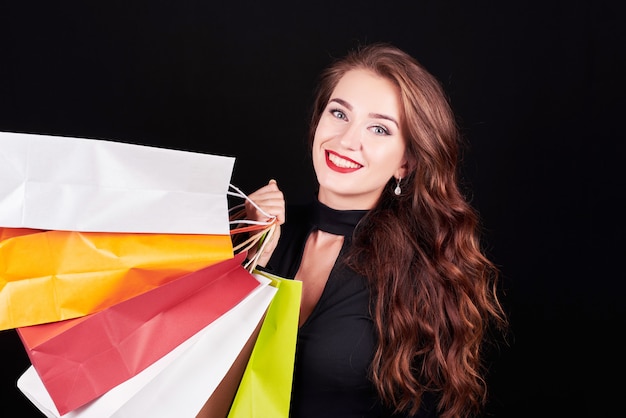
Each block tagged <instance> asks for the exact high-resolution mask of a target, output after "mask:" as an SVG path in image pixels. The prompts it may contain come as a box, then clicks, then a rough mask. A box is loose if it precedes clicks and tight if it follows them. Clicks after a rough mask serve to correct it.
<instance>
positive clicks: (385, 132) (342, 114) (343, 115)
mask: <svg viewBox="0 0 626 418" xmlns="http://www.w3.org/2000/svg"><path fill="white" fill-rule="evenodd" d="M328 111H329V112H330V114H331V115H333V117H335V118H337V119H342V120H345V119H346V114H345V113H344V112H343V110H341V109H329V110H328ZM339 113H340V114H341V116H342V117H339V116H338V114H339ZM373 128H376V129H380V130H382V131H383V132H382V134H383V135H391V134H390V133H389V129H387V127H385V126H383V125H375V126H373Z"/></svg>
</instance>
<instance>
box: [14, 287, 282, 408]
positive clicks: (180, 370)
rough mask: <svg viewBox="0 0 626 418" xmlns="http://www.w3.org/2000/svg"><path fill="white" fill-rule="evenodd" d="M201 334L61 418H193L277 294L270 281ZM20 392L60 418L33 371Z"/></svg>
mask: <svg viewBox="0 0 626 418" xmlns="http://www.w3.org/2000/svg"><path fill="white" fill-rule="evenodd" d="M255 277H257V279H258V280H259V283H260V285H259V286H258V287H257V288H256V289H255V290H254V291H253V292H252V293H250V294H249V295H248V296H247V297H246V298H245V299H244V300H242V301H241V302H240V303H239V304H237V305H236V306H235V307H234V308H232V309H230V310H229V311H228V312H226V313H225V314H224V315H222V316H220V317H219V318H217V319H216V320H215V321H213V322H212V323H211V324H209V325H208V326H206V327H205V328H203V329H202V330H201V331H200V332H198V333H197V334H195V335H194V336H192V337H191V338H189V339H188V340H186V341H185V342H183V343H182V344H181V345H179V346H178V347H176V348H175V349H173V350H172V351H170V352H169V353H168V354H166V355H165V356H163V357H162V358H161V359H159V360H158V361H156V362H155V363H153V364H152V365H150V366H148V367H147V368H146V369H145V370H143V371H142V372H140V373H138V374H137V375H135V376H134V377H132V378H130V379H128V380H126V381H124V382H123V383H121V384H119V385H117V386H116V387H114V388H113V389H111V390H110V391H108V392H106V393H105V394H103V395H102V396H100V397H99V398H96V399H95V400H93V401H91V402H89V403H87V404H85V405H83V406H81V407H79V408H77V409H75V410H73V411H70V412H68V413H67V414H65V415H63V418H105V417H115V418H136V417H144V416H146V417H147V416H149V417H151V418H171V417H181V418H185V417H189V418H192V417H195V416H196V414H197V413H198V411H200V409H201V407H202V405H203V404H204V403H205V401H206V400H207V399H208V398H209V397H210V396H211V395H212V393H213V392H214V391H215V389H216V388H217V387H218V385H219V384H220V382H221V381H222V379H223V378H224V376H225V375H226V374H227V372H228V371H229V368H230V367H231V365H232V364H233V362H234V360H235V359H236V357H237V356H238V355H239V353H240V352H241V350H242V348H243V347H244V346H245V344H246V342H247V341H248V340H249V339H250V337H251V335H253V332H254V330H255V329H256V328H257V326H258V324H259V322H260V321H261V319H262V317H263V315H264V314H265V312H266V310H267V307H268V306H269V304H270V302H271V300H272V298H273V297H274V295H275V293H276V288H275V287H273V286H269V285H268V284H269V283H270V280H267V279H265V278H263V277H260V276H255ZM17 387H18V388H19V389H20V390H21V391H22V393H24V394H25V395H26V397H27V398H28V399H29V400H30V401H31V402H32V403H33V404H34V405H35V406H36V407H37V408H38V409H39V410H40V411H41V412H43V413H44V414H45V415H46V416H47V417H54V418H59V417H60V416H61V415H60V414H59V411H58V410H57V409H56V407H55V405H54V402H53V401H52V399H51V398H50V395H49V394H48V392H47V391H46V388H45V386H44V385H43V383H42V381H41V379H40V378H39V375H38V374H37V372H36V371H35V370H34V368H33V367H32V366H31V367H29V368H28V369H27V370H26V372H25V373H24V374H23V375H22V376H20V378H19V379H18V381H17Z"/></svg>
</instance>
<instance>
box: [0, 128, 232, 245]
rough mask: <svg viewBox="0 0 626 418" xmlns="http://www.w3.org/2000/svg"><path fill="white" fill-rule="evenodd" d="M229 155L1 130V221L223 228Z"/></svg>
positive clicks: (124, 228) (90, 227)
mask: <svg viewBox="0 0 626 418" xmlns="http://www.w3.org/2000/svg"><path fill="white" fill-rule="evenodd" d="M233 165H234V158H232V157H225V156H217V155H210V154H202V153H194V152H188V151H179V150H171V149H165V148H157V147H149V146H143V145H134V144H127V143H121V142H113V141H105V140H95V139H82V138H71V137H60V136H50V135H34V134H21V133H12V132H0V226H3V227H8V228H34V229H53V230H68V231H81V232H131V233H144V232H146V233H150V232H153V233H177V234H196V233H197V234H228V233H229V224H228V202H227V197H226V195H227V191H228V187H229V182H230V178H231V175H232V170H233Z"/></svg>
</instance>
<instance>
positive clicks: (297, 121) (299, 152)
mask: <svg viewBox="0 0 626 418" xmlns="http://www.w3.org/2000/svg"><path fill="white" fill-rule="evenodd" d="M618 3H619V2H617V1H614V2H608V1H583V0H572V1H567V2H565V1H556V0H546V1H529V2H505V1H502V2H474V1H419V0H416V1H410V2H409V1H387V2H380V1H372V0H361V1H343V2H329V1H324V0H319V1H314V2H313V1H311V2H295V1H290V2H287V1H284V2H269V1H256V2H254V1H251V2H245V1H233V2H229V3H227V2H219V3H218V2H211V1H191V0H178V1H156V0H155V1H85V2H68V1H49V0H48V1H31V0H22V1H19V2H17V1H13V2H10V1H8V0H3V1H2V3H0V130H1V131H12V132H24V133H41V134H50V135H63V136H74V137H83V138H97V139H109V140H115V141H122V142H131V143H138V144H145V145H153V146H162V147H167V148H175V149H183V150H192V151H198V152H206V153H212V154H221V155H228V156H234V157H236V163H235V168H234V172H233V180H232V183H233V184H235V185H237V186H238V187H240V188H241V189H242V190H243V191H244V192H247V193H250V192H252V191H253V190H255V189H256V188H257V187H259V186H261V185H262V184H265V183H266V182H267V181H268V179H270V178H276V179H277V180H278V183H279V185H280V186H281V187H282V189H283V191H284V192H285V195H286V198H287V200H288V201H298V200H302V199H305V198H307V197H308V196H309V195H310V194H311V193H312V190H313V186H314V176H313V173H312V169H311V167H310V162H309V157H308V155H307V151H306V147H305V145H304V144H305V138H304V136H305V131H306V126H307V117H308V109H309V104H310V99H311V94H312V89H313V86H314V85H315V78H316V76H317V74H318V73H319V71H320V70H321V69H322V68H323V67H324V66H326V65H327V64H328V63H329V61H330V59H331V58H332V57H334V56H341V55H343V54H344V53H345V51H346V50H347V49H348V48H351V47H353V46H355V45H357V44H358V43H365V42H372V41H388V42H392V43H394V44H396V45H397V46H399V47H401V48H403V49H405V50H406V51H407V52H409V53H411V54H412V55H414V56H415V57H416V58H418V59H419V60H420V61H421V62H422V63H423V64H424V65H425V66H426V67H427V68H428V69H430V71H431V72H433V73H434V74H435V75H436V76H437V77H438V78H439V79H440V80H441V82H442V83H443V85H444V88H445V89H446V91H447V92H448V94H449V96H450V99H451V102H452V105H453V107H454V109H455V111H456V112H457V115H458V119H459V124H460V126H461V128H462V130H463V133H464V135H465V137H466V138H467V140H468V143H469V145H470V146H469V148H468V149H467V150H466V152H465V154H464V158H463V162H462V174H463V181H464V182H465V183H466V184H468V185H469V186H471V189H472V190H473V192H472V202H473V204H474V205H475V206H476V207H477V208H478V210H479V211H480V214H481V217H482V220H483V224H484V227H485V243H486V246H487V251H488V253H489V255H490V256H491V257H492V258H493V260H494V261H495V262H496V263H497V264H498V266H500V268H501V270H502V277H503V285H504V290H505V292H506V293H505V296H504V299H503V301H504V303H505V306H506V309H507V311H508V312H509V315H510V320H511V323H512V332H511V337H510V339H509V343H508V345H502V346H501V349H500V351H499V352H496V353H493V354H492V355H491V362H492V364H491V368H490V370H491V373H490V375H489V384H490V393H491V398H490V403H489V408H488V413H487V414H486V416H493V417H531V416H532V417H544V416H545V417H612V416H619V415H621V414H618V412H617V411H621V410H622V409H623V408H618V405H621V401H620V399H623V392H624V389H625V385H624V384H623V379H624V373H625V370H624V363H625V361H624V343H623V342H622V340H623V335H622V334H623V332H624V330H626V327H625V325H626V324H625V322H626V321H625V307H624V305H625V304H624V302H623V295H622V291H623V289H624V285H623V282H624V279H626V277H625V276H626V275H625V274H624V269H623V266H622V263H623V261H624V258H625V257H624V256H625V255H626V254H625V251H624V250H625V246H624V245H623V243H622V240H623V238H622V237H623V232H624V227H623V218H624V215H625V213H626V212H625V210H624V209H625V206H624V203H623V194H624V185H625V184H624V183H625V182H624V175H623V172H622V171H623V169H624V163H625V162H626V159H625V158H624V153H625V151H626V145H625V142H626V141H625V140H626V138H625V135H624V133H623V124H624V118H623V111H624V110H625V107H624V105H623V104H624V93H625V89H624V83H623V80H622V79H623V77H624V71H625V70H626V65H625V52H626V51H625V43H624V42H625V41H626V37H625V36H624V34H625V33H624V29H623V25H624V22H623V16H624V15H623V14H622V13H621V12H620V11H619V10H618V8H617V5H618ZM0 356H1V357H0V365H1V366H0V367H1V368H2V375H1V382H2V386H1V387H0V416H3V417H4V416H7V417H8V416H11V417H13V416H15V417H30V416H32V417H39V416H42V415H40V414H39V413H38V412H37V410H36V409H35V408H34V407H33V406H32V405H31V404H30V403H29V402H28V401H27V400H26V399H25V398H24V396H23V395H22V394H21V392H20V391H19V390H18V389H17V388H16V386H15V384H16V381H17V379H18V377H19V376H20V375H21V373H22V372H23V371H24V370H25V369H26V368H27V367H28V365H29V362H28V358H27V357H26V355H25V352H24V349H23V347H22V346H21V343H20V342H19V339H18V338H17V336H16V334H15V332H14V330H5V331H0Z"/></svg>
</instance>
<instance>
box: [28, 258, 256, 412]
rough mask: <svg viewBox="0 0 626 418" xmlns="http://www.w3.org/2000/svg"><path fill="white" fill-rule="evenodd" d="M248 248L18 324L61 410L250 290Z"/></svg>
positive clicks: (140, 365)
mask: <svg viewBox="0 0 626 418" xmlns="http://www.w3.org/2000/svg"><path fill="white" fill-rule="evenodd" d="M244 257H245V254H244V253H241V254H238V255H236V256H235V257H234V258H232V259H229V260H226V261H222V262H219V263H217V264H214V265H211V266H209V267H206V268H204V269H201V270H198V271H196V272H194V273H191V274H188V275H186V276H183V277H181V278H179V279H176V280H174V281H172V282H169V283H167V284H164V285H162V286H160V287H157V288H155V289H153V290H150V291H148V292H145V293H143V294H140V295H139V296H135V297H133V298H131V299H128V300H126V301H123V302H121V303H119V304H116V305H113V306H111V307H109V308H107V309H105V310H103V311H100V312H98V313H95V314H91V315H88V316H84V317H81V318H76V319H71V320H67V321H60V322H53V323H49V324H41V325H34V326H29V327H21V328H17V330H18V333H19V335H20V337H21V339H22V342H23V344H24V347H25V348H26V351H27V353H28V356H29V358H30V360H31V363H32V365H33V367H34V368H35V370H36V371H37V373H38V375H39V376H40V378H41V380H42V382H43V383H44V385H45V387H46V389H47V391H48V392H49V394H50V396H51V398H52V399H53V401H54V403H55V405H56V407H57V409H58V411H59V413H60V414H61V415H63V414H64V413H67V412H68V411H71V410H73V409H75V408H77V407H79V406H81V405H84V404H85V403H87V402H89V401H91V400H93V399H95V398H96V397H98V396H100V395H102V394H103V393H105V392H107V391H108V390H110V389H111V388H113V387H115V386H116V385H118V384H120V383H122V382H124V381H126V380H127V379H129V378H131V377H133V376H135V375H136V374H137V373H139V372H140V371H142V370H144V369H145V368H146V367H148V366H149V365H151V364H152V363H154V362H155V361H157V360H158V359H160V358H161V357H162V356H164V355H165V354H167V353H168V352H170V351H171V350H172V349H174V348H175V347H176V346H178V345H179V344H181V343H182V342H184V341H185V340H187V339H188V338H189V337H191V336H192V335H194V334H195V333H196V332H198V331H199V330H201V329H202V328H203V327H205V326H206V325H208V324H209V323H211V322H212V321H214V320H215V319H216V318H218V317H220V316H221V315H223V314H224V313H225V312H227V311H229V310H230V309H231V308H232V307H234V306H235V305H236V304H237V303H239V302H240V301H241V300H243V299H244V298H245V297H246V296H247V295H248V294H250V293H251V292H252V291H253V290H254V289H255V288H256V287H257V286H259V282H258V281H257V280H256V279H255V278H254V277H252V276H251V275H250V274H249V272H248V271H247V270H245V269H244V268H243V267H242V266H241V263H242V261H243V259H244Z"/></svg>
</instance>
